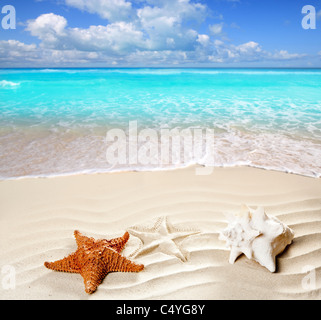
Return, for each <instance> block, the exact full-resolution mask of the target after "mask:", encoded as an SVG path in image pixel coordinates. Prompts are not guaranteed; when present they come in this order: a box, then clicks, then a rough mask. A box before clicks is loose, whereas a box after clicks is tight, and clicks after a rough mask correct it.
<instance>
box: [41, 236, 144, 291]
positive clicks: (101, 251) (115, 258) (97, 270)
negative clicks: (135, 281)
mask: <svg viewBox="0 0 321 320" xmlns="http://www.w3.org/2000/svg"><path fill="white" fill-rule="evenodd" d="M74 235H75V238H76V242H77V246H78V249H77V251H76V252H74V253H72V254H71V255H69V256H68V257H66V258H64V259H61V260H58V261H55V262H45V264H44V265H45V267H47V268H48V269H52V270H55V271H62V272H72V273H80V274H81V276H82V277H83V278H84V283H85V291H86V292H87V293H93V292H95V291H96V289H97V287H98V286H99V284H100V283H101V282H102V281H103V280H104V278H105V277H106V275H107V274H108V273H109V272H116V271H118V272H139V271H141V270H143V269H144V266H143V265H137V264H135V263H133V262H131V261H130V260H128V259H126V258H124V257H122V256H121V255H120V254H119V253H120V252H121V251H122V250H123V248H124V246H125V244H126V243H127V241H128V239H129V233H128V232H126V233H125V234H124V235H123V236H122V237H120V238H116V239H111V240H106V239H99V240H95V239H94V238H88V237H86V236H84V235H82V234H81V233H80V232H79V231H77V230H76V231H75V232H74Z"/></svg>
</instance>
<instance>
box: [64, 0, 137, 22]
mask: <svg viewBox="0 0 321 320" xmlns="http://www.w3.org/2000/svg"><path fill="white" fill-rule="evenodd" d="M65 1H66V4H67V5H69V6H71V7H75V8H78V9H80V10H84V11H88V12H90V13H96V14H98V15H100V16H101V17H102V18H104V19H108V20H109V21H110V22H115V21H128V20H129V18H130V17H131V16H132V14H133V9H132V4H131V2H129V1H126V0H65Z"/></svg>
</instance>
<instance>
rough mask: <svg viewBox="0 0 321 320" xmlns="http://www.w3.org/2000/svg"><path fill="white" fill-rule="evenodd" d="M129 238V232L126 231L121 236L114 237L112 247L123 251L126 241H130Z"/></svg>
mask: <svg viewBox="0 0 321 320" xmlns="http://www.w3.org/2000/svg"><path fill="white" fill-rule="evenodd" d="M128 240H129V233H128V232H127V231H126V232H125V234H124V235H123V236H122V237H120V238H116V239H112V240H110V241H109V242H110V248H112V249H114V250H116V251H117V252H121V251H122V250H123V249H124V247H125V245H126V243H127V242H128Z"/></svg>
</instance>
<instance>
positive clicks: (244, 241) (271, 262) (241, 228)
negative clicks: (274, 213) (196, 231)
mask: <svg viewBox="0 0 321 320" xmlns="http://www.w3.org/2000/svg"><path fill="white" fill-rule="evenodd" d="M228 218H229V225H228V227H227V228H226V229H225V230H223V231H222V232H221V234H220V239H221V240H225V241H226V245H227V246H228V247H229V248H230V249H231V253H230V259H229V262H230V263H231V264H233V263H234V262H235V260H236V259H237V258H238V256H240V255H241V254H242V253H244V254H245V255H246V257H247V258H248V259H253V260H255V261H257V262H258V263H260V264H261V265H262V266H264V267H266V268H267V269H268V270H269V271H271V272H275V270H276V263H275V257H276V256H277V255H278V254H280V253H281V252H282V251H283V250H284V249H285V247H286V246H287V245H289V244H290V243H291V242H292V239H293V237H294V234H293V231H292V230H291V229H290V228H289V227H287V226H286V225H285V224H283V223H282V222H281V221H280V220H278V219H277V218H275V217H269V216H268V215H267V214H266V213H265V211H264V208H262V207H259V208H257V210H253V209H251V208H249V207H247V206H243V208H242V211H241V213H240V214H238V215H232V216H229V217H228Z"/></svg>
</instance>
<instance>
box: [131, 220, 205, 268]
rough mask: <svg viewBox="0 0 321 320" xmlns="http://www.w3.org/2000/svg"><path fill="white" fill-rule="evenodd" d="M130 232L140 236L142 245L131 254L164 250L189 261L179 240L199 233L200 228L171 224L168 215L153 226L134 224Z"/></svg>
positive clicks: (138, 254)
mask: <svg viewBox="0 0 321 320" xmlns="http://www.w3.org/2000/svg"><path fill="white" fill-rule="evenodd" d="M128 232H129V233H130V234H131V235H133V236H135V237H137V238H139V239H140V241H141V244H140V247H139V249H138V250H136V251H135V252H134V253H133V254H132V255H131V256H135V257H137V256H141V255H143V254H148V253H151V252H162V253H164V254H167V255H172V256H175V257H176V258H178V259H180V260H181V261H183V262H186V261H187V254H186V253H184V252H183V250H182V249H181V247H180V245H179V244H178V242H179V240H180V239H182V238H187V237H189V236H191V235H194V234H197V233H199V231H198V230H186V229H179V228H177V227H174V226H173V225H171V224H170V223H169V221H168V218H167V217H160V218H158V219H157V221H156V222H155V224H154V226H152V227H151V228H145V227H142V226H134V227H131V228H129V229H128Z"/></svg>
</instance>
